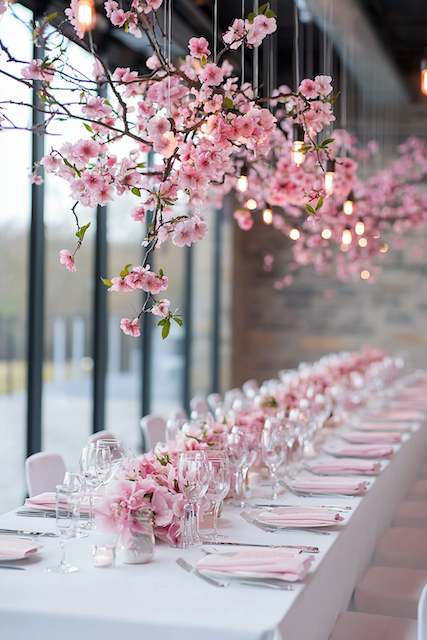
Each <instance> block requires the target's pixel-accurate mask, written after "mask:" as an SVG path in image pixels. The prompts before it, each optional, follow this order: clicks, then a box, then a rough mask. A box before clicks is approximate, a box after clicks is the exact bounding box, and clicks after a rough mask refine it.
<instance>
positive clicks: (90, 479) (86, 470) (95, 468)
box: [80, 441, 111, 529]
mask: <svg viewBox="0 0 427 640" xmlns="http://www.w3.org/2000/svg"><path fill="white" fill-rule="evenodd" d="M80 470H81V473H82V476H83V478H84V480H85V490H86V493H87V495H88V497H89V521H88V523H87V528H89V529H93V528H94V527H95V522H94V514H93V500H94V493H95V491H96V490H97V489H98V488H99V487H100V486H101V485H102V483H103V482H105V480H106V479H107V478H108V476H109V474H110V473H111V452H110V450H109V448H108V447H107V446H103V445H102V443H100V442H99V441H98V442H91V443H89V444H88V445H87V446H86V447H84V448H83V451H82V454H81V456H80Z"/></svg>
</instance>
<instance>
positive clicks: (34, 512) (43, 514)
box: [16, 509, 89, 520]
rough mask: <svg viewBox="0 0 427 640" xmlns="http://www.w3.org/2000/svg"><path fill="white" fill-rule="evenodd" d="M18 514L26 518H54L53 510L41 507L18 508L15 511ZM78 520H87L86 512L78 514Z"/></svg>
mask: <svg viewBox="0 0 427 640" xmlns="http://www.w3.org/2000/svg"><path fill="white" fill-rule="evenodd" d="M16 515H18V516H25V517H27V518H56V512H55V511H47V510H46V511H44V510H43V509H20V510H19V511H17V512H16ZM79 518H80V520H87V519H88V518H89V516H88V514H86V513H85V514H80V516H79Z"/></svg>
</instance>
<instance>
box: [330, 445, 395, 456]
mask: <svg viewBox="0 0 427 640" xmlns="http://www.w3.org/2000/svg"><path fill="white" fill-rule="evenodd" d="M326 451H327V453H330V454H332V455H333V456H342V457H343V458H390V456H392V455H393V453H394V451H393V448H392V447H388V446H387V445H385V444H384V445H382V444H349V445H345V446H343V447H336V448H335V447H334V448H333V449H327V450H326Z"/></svg>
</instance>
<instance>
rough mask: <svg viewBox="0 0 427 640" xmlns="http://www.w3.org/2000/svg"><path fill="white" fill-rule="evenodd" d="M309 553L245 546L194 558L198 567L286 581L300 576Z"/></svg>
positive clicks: (302, 573) (307, 569)
mask: <svg viewBox="0 0 427 640" xmlns="http://www.w3.org/2000/svg"><path fill="white" fill-rule="evenodd" d="M311 563H312V557H311V556H307V555H305V556H302V555H299V554H298V555H297V554H296V553H295V552H292V551H290V550H287V549H257V550H255V549H244V550H241V551H237V552H235V553H230V554H224V555H223V554H210V555H207V556H205V557H204V558H201V560H199V561H198V562H197V568H198V570H199V571H201V572H202V573H203V572H206V573H215V574H220V575H229V574H234V575H235V576H236V577H242V578H246V577H247V578H251V577H253V578H277V579H279V580H284V581H287V582H295V581H296V580H303V579H304V578H305V576H306V575H307V573H308V571H309V569H310V566H311Z"/></svg>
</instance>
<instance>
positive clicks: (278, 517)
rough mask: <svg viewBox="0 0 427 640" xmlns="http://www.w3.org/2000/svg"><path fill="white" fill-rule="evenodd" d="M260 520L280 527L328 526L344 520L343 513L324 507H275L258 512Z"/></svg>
mask: <svg viewBox="0 0 427 640" xmlns="http://www.w3.org/2000/svg"><path fill="white" fill-rule="evenodd" d="M256 519H257V520H258V522H261V523H263V524H273V525H277V526H278V527H292V528H295V527H327V526H332V525H335V524H337V523H338V522H341V520H344V518H343V517H342V515H340V514H339V513H336V512H335V511H330V510H329V509H325V508H324V507H297V506H295V507H282V508H280V507H274V508H273V509H263V510H262V511H259V512H258V513H257V514H256Z"/></svg>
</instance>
